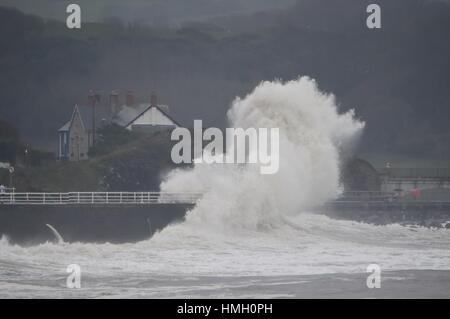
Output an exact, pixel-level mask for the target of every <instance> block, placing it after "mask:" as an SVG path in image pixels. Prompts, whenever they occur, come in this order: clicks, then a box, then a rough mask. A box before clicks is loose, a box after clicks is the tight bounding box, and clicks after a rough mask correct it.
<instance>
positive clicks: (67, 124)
mask: <svg viewBox="0 0 450 319" xmlns="http://www.w3.org/2000/svg"><path fill="white" fill-rule="evenodd" d="M70 123H72V120H70V121H69V122H67V123H66V124H64V125H63V126H62V127H61V128H60V129H59V130H58V132H67V131H68V130H69V128H70Z"/></svg>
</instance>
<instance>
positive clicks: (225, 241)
mask: <svg viewBox="0 0 450 319" xmlns="http://www.w3.org/2000/svg"><path fill="white" fill-rule="evenodd" d="M228 119H229V124H230V127H241V128H244V129H245V128H251V127H258V128H261V127H263V128H279V131H280V140H279V150H280V154H279V159H280V163H279V171H278V172H277V173H276V174H273V175H261V174H260V170H259V167H258V165H239V166H234V165H206V164H196V165H195V166H194V167H193V168H191V169H189V170H174V171H172V172H170V173H169V174H168V176H167V177H166V178H165V179H164V181H163V182H162V183H161V190H162V191H168V192H201V193H202V194H203V196H202V198H201V199H199V200H198V202H197V203H196V205H195V207H194V208H193V209H192V211H190V212H188V214H187V216H186V220H185V221H184V222H182V223H179V224H175V225H170V226H169V227H167V228H165V229H163V230H162V231H161V232H160V233H158V234H156V235H155V236H154V237H153V238H151V239H150V240H147V241H143V242H139V243H133V244H121V245H112V244H91V243H71V244H66V243H60V244H54V243H46V244H43V245H38V246H32V247H20V246H13V245H10V244H9V243H8V241H7V239H5V238H3V239H2V241H1V242H0V288H1V289H0V297H23V298H27V297H55V298H59V297H76V298H84V297H90V298H91V297H94V298H102V297H106V298H108V297H113V298H115V297H123V298H131V297H134V298H140V297H142V298H163V297H165V298H173V297H183V298H184V297H211V298H217V297H264V298H266V297H267V298H269V297H322V296H323V297H374V296H375V297H386V296H390V297H411V296H421V297H428V296H437V297H448V295H450V294H449V292H450V284H449V279H448V278H449V271H450V230H448V229H429V228H420V227H419V228H413V227H405V226H400V225H387V226H373V225H369V224H363V223H357V222H351V221H343V220H333V219H330V218H328V217H326V216H323V215H318V214H313V213H309V212H308V207H311V206H314V205H317V204H321V203H323V202H325V201H327V200H331V199H333V198H336V197H337V196H339V193H340V192H341V191H342V186H341V185H340V182H339V179H340V178H339V177H340V166H341V162H342V157H343V154H349V153H351V150H352V149H353V147H354V146H355V145H356V143H357V142H358V138H359V136H360V134H361V132H362V130H363V129H364V123H363V122H362V121H361V120H359V119H357V118H356V116H355V113H354V112H353V111H348V112H346V113H342V112H340V111H339V107H338V105H337V103H336V100H335V98H334V96H333V95H332V94H328V93H324V92H321V91H320V90H319V89H318V85H317V83H316V82H315V81H314V80H312V79H310V78H307V77H301V78H299V79H297V80H294V81H289V82H285V83H283V82H281V81H274V82H262V83H261V84H260V85H258V86H257V87H256V88H255V90H254V91H253V92H251V93H249V94H248V95H247V96H245V97H244V98H237V99H236V100H235V101H234V102H233V104H232V106H231V108H230V111H229V112H228ZM227 144H228V145H229V146H231V147H232V146H233V141H227ZM249 152H257V149H250V150H249ZM61 235H62V237H64V234H61ZM71 264H77V265H79V266H80V268H81V288H80V289H69V288H67V287H66V279H67V276H68V274H67V273H66V269H67V267H68V266H69V265H71ZM369 264H377V265H379V267H380V269H381V278H382V286H381V288H379V289H378V288H375V289H369V288H368V287H367V285H366V279H367V276H368V274H367V273H366V269H367V266H368V265H369Z"/></svg>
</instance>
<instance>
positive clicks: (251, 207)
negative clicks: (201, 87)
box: [161, 77, 364, 234]
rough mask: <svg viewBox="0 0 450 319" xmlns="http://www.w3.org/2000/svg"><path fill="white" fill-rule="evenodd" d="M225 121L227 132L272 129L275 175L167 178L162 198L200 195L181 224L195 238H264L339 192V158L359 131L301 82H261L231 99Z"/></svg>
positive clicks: (210, 171) (252, 170)
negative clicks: (205, 234)
mask: <svg viewBox="0 0 450 319" xmlns="http://www.w3.org/2000/svg"><path fill="white" fill-rule="evenodd" d="M228 120H229V125H230V126H231V127H233V128H244V129H247V128H279V132H280V143H279V145H280V146H279V148H280V156H279V157H280V168H279V171H278V173H276V174H273V175H262V174H260V172H259V169H258V167H255V166H254V165H245V166H242V165H240V166H236V165H221V164H215V165H208V164H196V165H195V166H194V167H193V168H192V169H189V170H181V169H179V170H175V171H173V172H171V173H170V174H169V175H168V177H167V179H166V180H165V181H164V182H163V183H162V184H161V190H162V191H168V192H192V191H194V192H201V193H203V194H204V195H203V197H202V198H201V200H199V201H198V202H197V205H196V207H195V208H194V209H193V210H192V211H191V212H189V214H188V216H187V219H186V222H185V224H187V225H192V226H193V227H195V228H196V229H197V231H198V230H200V229H203V228H208V229H209V230H214V231H218V232H222V233H225V234H226V233H230V232H232V233H236V232H239V231H240V230H242V231H258V230H265V229H268V228H271V227H276V226H277V225H279V224H280V223H284V222H285V221H286V219H285V217H289V216H294V215H297V214H298V213H300V212H301V211H302V210H304V209H305V208H306V207H309V206H311V205H317V204H320V203H323V202H325V201H327V200H330V199H333V198H335V197H336V196H337V195H338V194H339V192H340V191H341V187H340V185H339V166H340V157H339V153H340V150H342V149H345V148H347V147H349V146H350V145H351V144H352V143H353V142H354V141H355V139H357V137H358V136H359V134H360V132H361V131H362V129H363V127H364V123H363V122H361V121H359V120H357V119H355V116H354V112H353V110H351V111H348V112H346V113H340V112H339V110H338V106H337V105H336V101H335V97H334V96H333V95H332V94H326V93H323V92H321V91H320V90H319V89H318V87H317V84H316V82H315V81H314V80H312V79H311V78H308V77H301V78H299V79H297V80H293V81H289V82H285V83H284V82H281V81H274V82H262V83H261V84H260V85H258V86H257V87H256V88H255V89H254V91H253V92H251V93H250V94H248V95H247V96H246V97H244V98H242V99H241V98H236V100H235V101H234V103H233V105H232V107H231V109H230V110H229V111H228ZM228 142H229V141H227V143H228Z"/></svg>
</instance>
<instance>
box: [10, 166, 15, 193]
mask: <svg viewBox="0 0 450 319" xmlns="http://www.w3.org/2000/svg"><path fill="white" fill-rule="evenodd" d="M13 174H14V167H13V166H10V167H9V188H10V189H13Z"/></svg>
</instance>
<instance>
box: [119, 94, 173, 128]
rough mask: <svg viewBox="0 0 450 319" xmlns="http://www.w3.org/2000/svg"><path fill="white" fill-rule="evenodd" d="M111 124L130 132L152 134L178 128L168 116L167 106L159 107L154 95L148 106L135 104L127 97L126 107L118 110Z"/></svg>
mask: <svg viewBox="0 0 450 319" xmlns="http://www.w3.org/2000/svg"><path fill="white" fill-rule="evenodd" d="M112 122H113V123H116V124H118V125H120V126H123V127H125V128H126V129H127V130H130V131H138V132H154V131H158V130H171V129H174V128H176V127H178V126H180V125H179V124H178V123H177V122H176V121H175V120H174V119H173V118H172V117H171V116H170V115H169V107H168V106H167V105H160V104H158V102H157V97H156V95H154V94H153V95H152V97H151V100H150V104H148V103H140V104H135V103H134V99H133V97H132V96H130V95H127V103H126V105H124V106H122V107H121V108H120V111H119V112H118V113H117V114H115V116H114V117H113V119H112Z"/></svg>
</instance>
